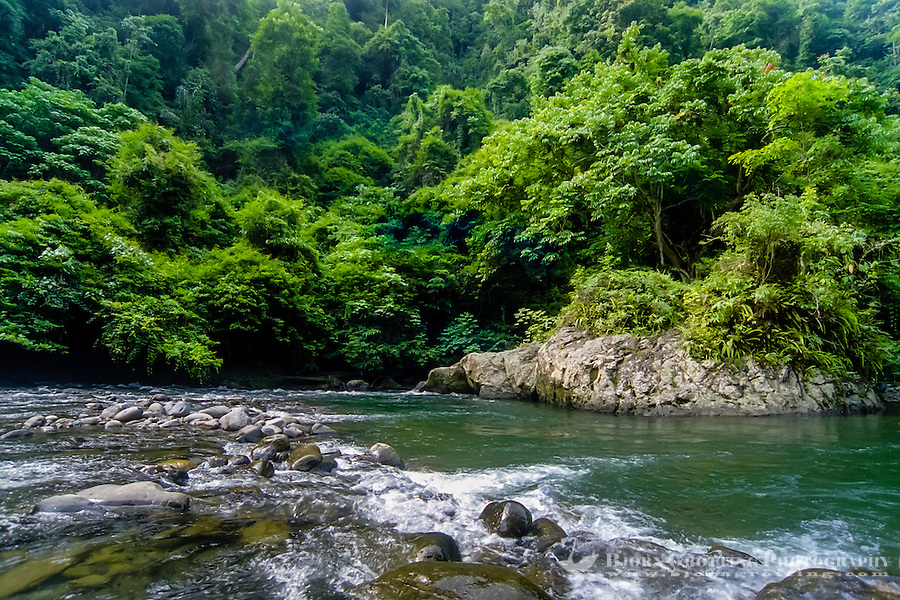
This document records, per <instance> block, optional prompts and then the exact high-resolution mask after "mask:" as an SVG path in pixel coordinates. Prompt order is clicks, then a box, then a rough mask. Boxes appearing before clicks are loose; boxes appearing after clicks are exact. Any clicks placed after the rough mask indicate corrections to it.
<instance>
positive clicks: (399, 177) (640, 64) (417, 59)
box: [0, 0, 900, 379]
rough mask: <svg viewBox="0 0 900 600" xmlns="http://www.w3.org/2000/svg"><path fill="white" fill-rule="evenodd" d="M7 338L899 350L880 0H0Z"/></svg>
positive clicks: (299, 352) (285, 362) (895, 205)
mask: <svg viewBox="0 0 900 600" xmlns="http://www.w3.org/2000/svg"><path fill="white" fill-rule="evenodd" d="M0 23H3V25H4V31H5V32H6V33H5V35H4V37H3V38H2V39H0V88H2V89H0V352H2V353H4V354H15V355H16V356H19V357H21V356H32V357H34V359H35V360H38V359H40V358H41V357H42V356H48V355H68V356H71V357H73V358H77V359H78V360H85V359H87V360H90V359H91V357H96V358H97V359H102V360H107V359H111V360H113V361H115V362H117V363H119V364H121V365H124V366H125V367H127V368H129V369H133V370H134V371H135V372H136V373H146V372H153V373H157V374H160V373H163V374H182V375H186V376H189V377H193V378H201V379H202V378H208V377H210V376H211V375H213V374H214V373H217V372H221V371H222V370H223V369H224V370H226V371H227V370H229V369H244V368H249V369H268V370H273V371H280V372H293V373H300V372H302V373H312V372H317V371H323V370H348V371H354V372H359V373H363V374H367V375H376V374H394V375H396V374H403V373H420V372H422V371H424V369H426V368H428V367H430V366H434V365H436V364H439V363H446V362H449V361H453V360H456V359H458V358H459V357H460V356H461V355H462V354H463V353H465V352H469V351H473V350H499V349H505V348H508V347H511V346H514V345H516V344H518V343H520V342H522V341H524V340H528V339H541V338H543V337H544V336H546V335H547V334H548V332H550V331H551V330H552V329H553V328H554V327H556V326H558V325H559V324H574V325H577V326H579V327H581V328H583V329H586V330H588V331H590V332H593V333H597V334H602V333H610V332H631V333H635V334H639V335H643V334H651V333H656V332H661V331H664V330H669V329H673V328H674V329H677V330H679V331H680V333H681V335H682V337H683V339H684V340H685V341H686V343H687V344H688V346H689V348H690V350H691V352H692V353H694V354H695V355H697V356H698V357H706V358H713V359H717V360H731V361H739V360H741V358H742V357H745V356H747V355H753V356H756V357H757V358H759V359H762V360H764V361H767V362H769V363H771V364H775V365H778V364H784V363H792V364H794V365H798V366H801V367H819V368H823V369H825V370H828V371H831V372H833V373H838V374H840V373H846V372H856V373H863V374H865V375H868V376H875V377H881V376H885V375H886V376H892V375H894V374H895V373H897V371H898V369H900V354H898V350H900V347H898V335H900V334H898V330H897V325H898V321H900V267H898V262H897V257H898V245H897V239H898V238H897V235H898V229H900V218H898V216H900V215H898V212H900V128H898V120H897V116H896V115H897V112H898V109H900V94H898V86H900V46H898V42H900V2H897V1H895V0H884V1H881V2H875V1H873V0H850V1H848V2H810V3H800V2H796V1H795V0H748V1H742V2H736V1H734V0H709V1H704V2H699V3H698V2H693V1H691V2H685V1H683V0H679V1H678V2H666V1H664V0H587V1H586V0H558V1H556V2H539V3H533V4H532V3H530V2H516V1H515V0H489V1H487V2H484V1H483V0H397V1H395V2H391V1H390V0H345V1H344V2H330V3H329V2H328V1H326V0H298V1H293V0H277V2H276V1H272V0H29V1H25V0H0Z"/></svg>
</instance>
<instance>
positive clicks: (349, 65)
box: [318, 2, 362, 95]
mask: <svg viewBox="0 0 900 600" xmlns="http://www.w3.org/2000/svg"><path fill="white" fill-rule="evenodd" d="M350 31H351V30H350V15H349V14H348V13H347V8H346V7H345V6H344V4H343V2H332V3H331V4H329V5H328V20H327V21H326V22H325V33H324V37H323V40H322V45H321V47H320V48H321V49H320V53H319V64H320V67H321V68H320V70H319V73H318V77H319V80H320V81H321V84H322V86H324V87H325V88H327V89H331V90H334V91H335V92H337V93H338V94H341V95H346V94H349V93H351V92H352V91H353V90H354V89H355V88H356V84H357V83H358V82H359V76H358V75H357V72H358V70H359V68H360V65H361V64H362V62H361V58H360V56H361V55H362V48H361V47H360V46H359V44H357V43H356V41H355V40H354V39H353V38H352V37H351V35H350Z"/></svg>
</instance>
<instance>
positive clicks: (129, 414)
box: [113, 406, 144, 423]
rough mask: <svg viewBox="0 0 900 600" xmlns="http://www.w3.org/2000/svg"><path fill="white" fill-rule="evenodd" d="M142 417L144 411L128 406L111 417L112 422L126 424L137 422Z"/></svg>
mask: <svg viewBox="0 0 900 600" xmlns="http://www.w3.org/2000/svg"><path fill="white" fill-rule="evenodd" d="M143 416H144V411H143V409H142V408H141V407H139V406H130V407H128V408H124V409H122V410H120V411H119V412H117V413H116V415H115V416H114V417H113V420H114V421H118V422H120V423H128V422H129V421H137V420H138V419H140V418H142V417H143Z"/></svg>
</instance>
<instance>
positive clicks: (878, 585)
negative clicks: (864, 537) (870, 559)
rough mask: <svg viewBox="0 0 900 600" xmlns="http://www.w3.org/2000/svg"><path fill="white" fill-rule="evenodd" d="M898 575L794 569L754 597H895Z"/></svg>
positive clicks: (805, 599)
mask: <svg viewBox="0 0 900 600" xmlns="http://www.w3.org/2000/svg"><path fill="white" fill-rule="evenodd" d="M898 599H900V578H898V577H867V578H866V579H865V580H864V579H862V578H861V577H857V576H856V575H852V574H850V573H844V572H841V571H832V570H830V569H805V570H803V571H797V572H796V573H793V574H791V575H789V576H787V577H786V578H784V579H782V580H781V581H778V582H776V583H770V584H769V585H767V586H766V587H764V588H763V589H762V590H761V591H760V592H759V593H758V594H756V596H755V600H898Z"/></svg>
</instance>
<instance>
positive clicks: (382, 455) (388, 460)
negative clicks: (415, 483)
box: [366, 443, 403, 469]
mask: <svg viewBox="0 0 900 600" xmlns="http://www.w3.org/2000/svg"><path fill="white" fill-rule="evenodd" d="M366 454H367V455H368V456H371V457H372V458H373V459H374V460H375V462H377V463H379V464H382V465H386V466H389V467H397V468H398V469H402V468H403V460H402V459H401V458H400V455H399V454H397V451H396V450H394V449H393V448H392V447H390V446H388V445H387V444H381V443H378V444H375V445H374V446H372V447H371V448H369V449H368V450H366Z"/></svg>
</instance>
